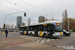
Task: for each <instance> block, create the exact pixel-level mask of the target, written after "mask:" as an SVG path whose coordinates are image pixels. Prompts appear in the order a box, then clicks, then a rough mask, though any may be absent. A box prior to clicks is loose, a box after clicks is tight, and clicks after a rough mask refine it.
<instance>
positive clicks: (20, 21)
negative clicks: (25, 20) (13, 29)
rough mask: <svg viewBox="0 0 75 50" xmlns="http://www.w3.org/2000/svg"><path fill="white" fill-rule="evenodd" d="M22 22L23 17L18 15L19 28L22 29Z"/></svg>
mask: <svg viewBox="0 0 75 50" xmlns="http://www.w3.org/2000/svg"><path fill="white" fill-rule="evenodd" d="M21 23H22V17H21V16H18V17H17V29H20V26H21Z"/></svg>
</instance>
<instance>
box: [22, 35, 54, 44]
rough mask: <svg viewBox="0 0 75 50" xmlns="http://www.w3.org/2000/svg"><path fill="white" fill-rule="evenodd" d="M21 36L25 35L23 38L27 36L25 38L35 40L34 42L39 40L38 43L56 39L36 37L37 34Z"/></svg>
mask: <svg viewBox="0 0 75 50" xmlns="http://www.w3.org/2000/svg"><path fill="white" fill-rule="evenodd" d="M21 37H23V38H25V39H29V40H31V41H33V42H37V43H42V44H43V43H48V42H50V41H54V40H55V39H49V38H42V37H35V36H26V35H25V36H21Z"/></svg>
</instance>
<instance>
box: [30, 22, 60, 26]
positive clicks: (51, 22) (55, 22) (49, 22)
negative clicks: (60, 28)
mask: <svg viewBox="0 0 75 50" xmlns="http://www.w3.org/2000/svg"><path fill="white" fill-rule="evenodd" d="M48 23H51V24H53V23H61V22H60V21H45V22H42V23H37V24H32V25H29V26H34V25H41V24H48Z"/></svg>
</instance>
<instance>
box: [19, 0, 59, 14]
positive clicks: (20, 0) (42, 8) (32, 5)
mask: <svg viewBox="0 0 75 50" xmlns="http://www.w3.org/2000/svg"><path fill="white" fill-rule="evenodd" d="M20 1H22V2H23V3H26V4H29V5H32V6H34V7H37V8H40V9H42V10H45V11H47V12H49V13H52V14H55V13H53V12H52V11H50V10H47V9H44V8H41V7H39V6H36V5H33V4H31V3H28V2H26V1H23V0H20ZM56 15H58V14H56Z"/></svg>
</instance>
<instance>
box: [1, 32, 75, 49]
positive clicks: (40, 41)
mask: <svg viewBox="0 0 75 50" xmlns="http://www.w3.org/2000/svg"><path fill="white" fill-rule="evenodd" d="M68 47H69V48H68ZM74 48H75V34H74V33H73V34H72V35H71V36H63V37H62V38H61V39H49V38H42V37H35V36H29V35H20V34H19V32H9V34H8V37H7V38H6V37H5V35H2V32H0V50H16V49H18V50H38V49H39V50H65V49H67V50H71V49H72V50H75V49H74Z"/></svg>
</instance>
